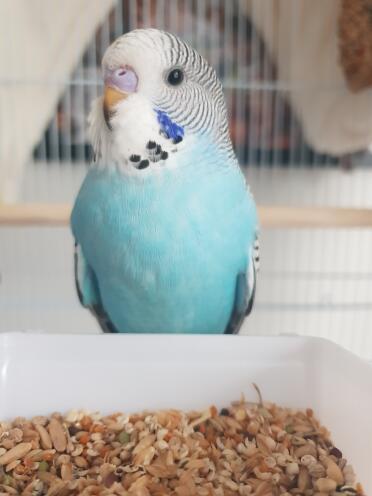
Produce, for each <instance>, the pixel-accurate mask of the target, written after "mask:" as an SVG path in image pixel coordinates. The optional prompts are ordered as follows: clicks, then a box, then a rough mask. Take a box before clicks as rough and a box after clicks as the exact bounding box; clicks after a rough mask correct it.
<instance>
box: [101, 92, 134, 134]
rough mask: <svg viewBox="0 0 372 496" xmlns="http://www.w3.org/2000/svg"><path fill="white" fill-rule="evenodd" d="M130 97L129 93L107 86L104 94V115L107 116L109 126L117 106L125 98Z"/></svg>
mask: <svg viewBox="0 0 372 496" xmlns="http://www.w3.org/2000/svg"><path fill="white" fill-rule="evenodd" d="M127 97H128V93H125V92H124V91H119V90H117V89H116V88H113V87H112V86H109V85H105V90H104V93H103V113H104V116H105V120H106V123H107V124H108V125H109V122H108V121H109V119H110V117H111V116H112V114H113V113H114V108H115V106H116V105H117V104H118V103H119V102H120V101H121V100H124V99H125V98H127Z"/></svg>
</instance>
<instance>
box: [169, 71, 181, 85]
mask: <svg viewBox="0 0 372 496" xmlns="http://www.w3.org/2000/svg"><path fill="white" fill-rule="evenodd" d="M183 78H184V74H183V71H182V69H172V70H171V71H170V72H169V74H168V76H167V81H168V83H169V84H171V85H172V86H178V85H179V84H181V83H182V81H183Z"/></svg>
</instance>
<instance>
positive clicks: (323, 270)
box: [0, 0, 372, 358]
mask: <svg viewBox="0 0 372 496" xmlns="http://www.w3.org/2000/svg"><path fill="white" fill-rule="evenodd" d="M357 3H358V2H355V4H354V5H356V4H357ZM348 8H350V2H347V1H344V2H341V0H329V1H328V2H322V1H321V0H315V1H313V2H308V1H306V0H288V1H279V0H265V1H264V2H262V1H260V0H251V1H249V0H74V1H72V0H67V1H66V2H59V1H56V0H53V1H50V0H27V1H22V0H19V1H17V2H14V1H11V0H0V9H1V11H0V12H1V13H0V19H2V20H1V29H0V31H1V33H2V34H1V37H2V48H1V49H0V53H1V56H2V57H3V58H4V61H2V63H1V69H0V71H1V72H0V97H1V108H0V116H1V125H0V126H1V127H0V143H1V148H2V151H0V158H1V165H0V179H1V183H0V187H1V188H2V190H1V194H2V196H3V205H2V206H1V207H0V220H1V227H0V240H1V241H0V276H1V280H0V315H1V318H0V331H13V330H29V329H34V330H35V329H36V330H45V331H48V332H99V331H98V327H97V325H96V323H95V321H94V320H93V318H92V317H91V316H90V315H89V314H88V312H86V311H85V310H83V309H82V308H81V307H80V305H79V302H78V300H77V297H76V294H75V288H74V278H73V239H72V236H71V234H70V230H69V227H68V215H69V211H70V207H71V204H72V202H73V199H74V197H75V195H76V193H77V191H78V189H79V186H80V184H81V182H82V179H83V177H84V175H85V173H86V171H87V168H88V167H89V162H90V160H91V150H90V145H89V141H88V137H87V125H86V117H87V114H88V111H89V107H90V104H91V101H92V100H93V99H94V98H95V97H96V96H97V95H99V94H100V92H101V89H102V83H101V74H100V61H101V58H102V55H103V53H104V51H105V49H106V48H107V47H108V45H109V44H110V42H112V41H113V40H114V39H115V38H116V37H118V36H120V35H121V34H123V33H125V32H127V31H129V30H132V29H134V28H137V27H157V28H160V29H165V30H168V31H171V32H173V33H176V34H178V35H180V36H181V37H182V38H183V39H185V40H186V41H188V42H189V43H190V44H192V45H193V46H194V47H196V48H197V49H198V50H199V51H200V52H201V53H202V54H203V55H204V56H205V57H206V58H207V59H208V60H209V61H210V62H211V63H212V65H213V66H214V67H215V68H216V70H217V72H218V75H219V77H220V78H221V80H222V83H223V86H224V90H225V95H226V101H227V105H228V110H229V119H230V130H231V134H232V139H233V143H234V147H235V150H236V153H237V156H238V159H239V162H240V165H241V167H242V169H243V171H244V173H245V174H246V177H247V180H248V183H249V184H250V187H251V189H252V191H253V193H254V196H255V198H256V200H257V203H258V205H259V213H260V219H261V232H260V240H261V270H260V274H259V279H258V288H257V297H256V303H255V309H254V312H253V313H252V316H251V317H250V318H249V319H248V320H247V322H246V323H245V326H244V329H243V332H245V333H250V334H283V333H284V334H288V333H298V334H305V335H317V336H323V337H327V338H330V339H332V340H334V341H336V342H338V343H340V344H342V345H343V346H345V347H347V348H349V349H351V350H353V351H355V352H357V353H359V354H360V355H363V356H365V357H368V358H372V334H371V333H370V332H369V325H370V320H371V316H372V297H371V295H372V256H371V253H372V230H371V227H372V221H371V219H372V216H371V210H369V209H371V208H372V159H371V155H370V153H369V149H368V148H369V142H371V141H372V140H369V137H370V136H371V135H372V122H371V117H370V115H368V114H372V112H370V111H369V110H368V108H370V107H369V102H370V100H371V97H370V93H369V92H370V90H369V91H368V89H365V88H368V85H369V82H368V84H367V83H366V84H365V85H364V86H363V84H362V83H361V84H360V87H358V88H356V84H355V81H354V80H353V77H354V76H355V73H356V72H357V70H356V69H355V70H354V71H352V75H351V76H350V72H349V73H348V72H347V70H346V69H347V60H346V59H345V57H346V58H347V54H346V55H345V53H344V52H343V51H342V49H343V44H342V41H343V40H344V39H347V36H348V33H349V31H348ZM359 14H360V17H359V18H360V19H362V20H363V19H365V17H363V12H359V11H358V12H357V13H356V14H355V15H359ZM350 15H351V14H350ZM359 18H358V17H357V18H353V19H354V25H357V26H359V27H360V29H361V30H362V29H363V26H364V25H363V23H362V22H361V23H360V24H358V23H356V24H355V19H359ZM361 32H362V31H361ZM360 39H362V38H360ZM354 42H355V40H354ZM366 43H367V41H366ZM345 60H346V62H345ZM356 67H359V66H356ZM354 79H355V77H354ZM353 85H354V86H353ZM371 137H372V136H371Z"/></svg>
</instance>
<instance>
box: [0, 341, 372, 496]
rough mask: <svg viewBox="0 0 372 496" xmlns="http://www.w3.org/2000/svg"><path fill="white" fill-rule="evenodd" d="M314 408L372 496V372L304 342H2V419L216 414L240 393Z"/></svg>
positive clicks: (332, 348)
mask: <svg viewBox="0 0 372 496" xmlns="http://www.w3.org/2000/svg"><path fill="white" fill-rule="evenodd" d="M252 382H255V383H257V384H258V386H259V387H260V389H261V391H262V394H263V397H264V400H268V401H274V402H277V403H280V404H281V405H285V406H291V407H300V408H302V407H311V408H313V410H314V411H315V413H316V415H317V416H318V417H319V418H320V420H321V421H322V423H324V424H325V425H326V426H327V427H328V428H329V429H330V430H331V432H332V435H333V439H334V442H335V445H336V446H337V447H338V448H339V449H341V450H342V451H343V453H344V454H345V456H347V458H348V459H349V461H350V462H351V463H352V464H353V466H354V468H355V470H356V471H357V474H358V479H359V480H360V481H361V482H362V484H363V486H364V488H365V491H366V494H372V367H371V366H370V365H369V364H367V363H365V362H363V361H362V360H360V359H358V358H357V357H355V356H354V355H352V354H350V353H348V352H347V351H344V350H343V349H342V348H340V347H338V346H337V345H334V344H332V343H330V342H328V341H325V340H322V339H318V338H303V337H248V336H195V335H194V336H180V335H178V336H172V335H156V336H155V335H152V336H149V335H135V336H134V335H88V336H87V335H80V336H79V335H57V336H56V335H45V334H19V333H17V334H3V335H1V336H0V419H7V418H11V417H14V416H31V415H36V414H48V413H51V412H53V411H62V412H66V411H67V410H70V409H72V408H74V409H76V408H78V409H79V408H84V409H89V410H93V411H97V410H99V411H101V412H102V413H107V412H112V411H118V410H121V411H135V410H142V409H156V408H166V407H175V408H184V409H193V408H200V409H203V408H204V407H206V406H209V404H216V406H218V407H221V406H223V405H228V404H229V403H230V401H232V400H236V399H238V398H239V397H240V394H241V393H242V392H244V394H245V395H246V397H247V398H248V399H253V400H256V394H255V391H254V390H253V388H252V386H251V383H252Z"/></svg>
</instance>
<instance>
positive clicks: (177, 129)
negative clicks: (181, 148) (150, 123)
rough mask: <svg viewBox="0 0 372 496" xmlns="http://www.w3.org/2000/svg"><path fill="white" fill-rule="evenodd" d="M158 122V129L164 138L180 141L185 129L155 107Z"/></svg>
mask: <svg viewBox="0 0 372 496" xmlns="http://www.w3.org/2000/svg"><path fill="white" fill-rule="evenodd" d="M155 112H156V114H157V117H158V122H159V124H160V130H161V131H162V133H163V134H164V135H165V137H166V138H168V139H172V140H173V141H175V142H176V143H179V142H180V141H182V139H183V137H184V135H185V131H184V129H183V127H181V126H179V125H178V124H176V123H174V122H173V121H172V120H171V118H170V117H169V116H168V114H166V113H165V112H163V111H162V110H158V109H155Z"/></svg>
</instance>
